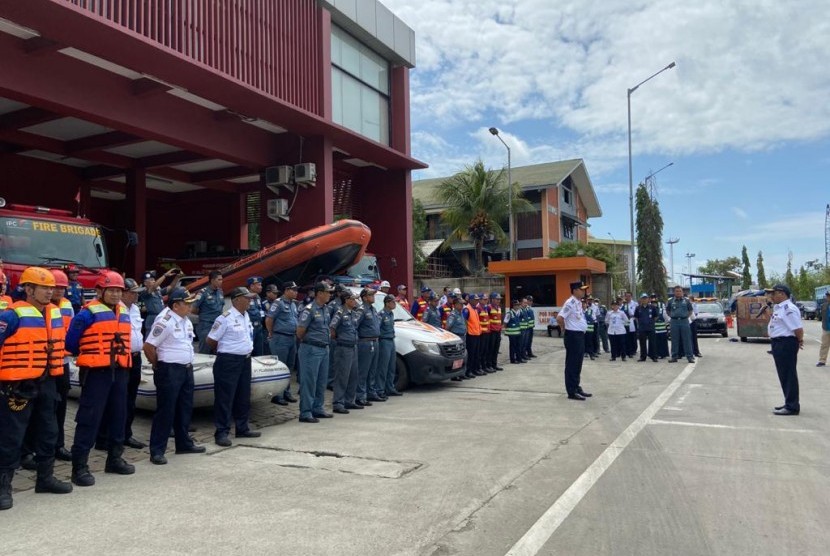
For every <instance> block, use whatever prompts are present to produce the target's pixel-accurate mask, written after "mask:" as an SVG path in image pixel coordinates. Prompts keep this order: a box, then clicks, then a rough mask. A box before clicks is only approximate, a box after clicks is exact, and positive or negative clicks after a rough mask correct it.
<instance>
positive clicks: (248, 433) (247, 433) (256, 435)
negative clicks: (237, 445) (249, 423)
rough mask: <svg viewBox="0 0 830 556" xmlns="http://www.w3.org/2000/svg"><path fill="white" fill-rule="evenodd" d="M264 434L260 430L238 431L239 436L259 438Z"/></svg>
mask: <svg viewBox="0 0 830 556" xmlns="http://www.w3.org/2000/svg"><path fill="white" fill-rule="evenodd" d="M260 436H262V433H261V432H259V431H245V432H237V433H236V437H237V438H259V437H260Z"/></svg>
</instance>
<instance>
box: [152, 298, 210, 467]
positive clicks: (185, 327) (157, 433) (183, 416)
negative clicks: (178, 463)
mask: <svg viewBox="0 0 830 556" xmlns="http://www.w3.org/2000/svg"><path fill="white" fill-rule="evenodd" d="M195 300H196V298H195V297H193V296H191V295H190V294H188V292H187V290H185V289H184V288H176V289H174V290H173V291H172V292H170V295H169V296H168V297H167V308H165V309H164V310H163V311H162V312H161V313H159V316H158V317H156V321H155V323H153V329H152V331H151V332H150V334H149V335H148V336H147V340H146V341H145V342H144V355H145V356H146V357H147V361H149V362H150V364H151V365H152V366H153V382H154V383H155V385H156V414H155V415H153V427H152V429H151V431H150V461H151V462H152V463H154V464H156V465H164V464H165V463H167V458H165V457H164V452H165V451H166V450H167V437H168V436H169V435H170V429H171V427H173V425H174V423H175V428H174V430H173V432H174V435H175V438H176V453H177V454H201V453H204V452H205V447H204V446H197V445H195V444H194V443H193V440H192V439H191V438H190V435H189V434H188V430H189V429H190V418H191V416H192V414H193V325H192V324H190V319H188V318H187V315H188V314H189V313H190V305H191V303H193V302H194V301H195Z"/></svg>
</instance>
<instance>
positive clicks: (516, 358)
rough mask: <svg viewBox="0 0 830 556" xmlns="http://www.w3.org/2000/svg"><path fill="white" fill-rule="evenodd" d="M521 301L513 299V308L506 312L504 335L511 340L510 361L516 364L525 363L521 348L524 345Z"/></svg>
mask: <svg viewBox="0 0 830 556" xmlns="http://www.w3.org/2000/svg"><path fill="white" fill-rule="evenodd" d="M520 307H521V303H520V302H519V300H518V299H514V300H513V308H512V309H510V310H509V311H506V312H505V313H504V335H505V336H507V339H508V342H510V345H509V348H508V349H509V350H510V362H511V363H513V364H514V365H517V364H519V363H524V359H522V357H521V353H520V349H521V345H522V315H521V309H520Z"/></svg>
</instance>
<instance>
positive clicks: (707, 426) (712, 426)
mask: <svg viewBox="0 0 830 556" xmlns="http://www.w3.org/2000/svg"><path fill="white" fill-rule="evenodd" d="M648 424H649V425H677V426H678V427H701V428H705V429H727V430H734V431H761V432H798V433H819V432H821V431H817V430H812V429H776V428H772V427H738V426H735V425H718V424H715V423H692V422H690V421H663V420H661V419H652V420H651V421H649V422H648Z"/></svg>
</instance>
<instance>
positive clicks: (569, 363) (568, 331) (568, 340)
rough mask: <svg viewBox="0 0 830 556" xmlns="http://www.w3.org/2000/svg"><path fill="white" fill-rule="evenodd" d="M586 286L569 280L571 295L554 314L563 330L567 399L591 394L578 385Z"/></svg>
mask: <svg viewBox="0 0 830 556" xmlns="http://www.w3.org/2000/svg"><path fill="white" fill-rule="evenodd" d="M586 289H587V286H583V285H582V282H571V297H570V298H569V299H568V300H567V301H566V302H565V305H564V306H563V307H562V310H561V311H560V312H559V314H558V315H557V316H556V320H557V321H558V322H559V328H560V329H562V330H564V331H565V390H566V391H567V392H568V399H569V400H580V401H584V400H585V399H586V398H590V397H591V394H589V393H588V392H586V391H584V390H583V389H582V386H580V385H579V380H580V375H581V374H582V360H583V359H584V358H585V331H586V330H587V329H588V323H587V321H586V320H585V313H583V312H582V298H583V297H584V296H585V290H586Z"/></svg>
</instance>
